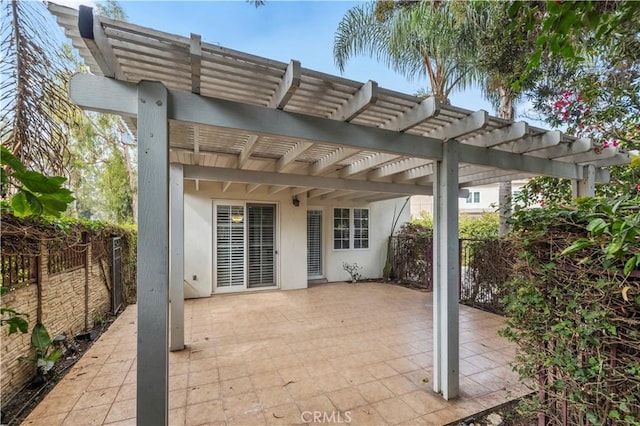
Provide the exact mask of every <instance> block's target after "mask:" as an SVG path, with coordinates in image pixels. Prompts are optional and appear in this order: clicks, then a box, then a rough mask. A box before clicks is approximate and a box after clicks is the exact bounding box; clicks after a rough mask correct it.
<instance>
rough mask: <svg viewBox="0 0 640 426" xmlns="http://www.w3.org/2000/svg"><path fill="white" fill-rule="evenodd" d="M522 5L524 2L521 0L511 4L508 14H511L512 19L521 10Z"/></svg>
mask: <svg viewBox="0 0 640 426" xmlns="http://www.w3.org/2000/svg"><path fill="white" fill-rule="evenodd" d="M520 6H522V2H520V1H514V2H513V3H511V5H510V6H509V9H508V10H507V14H508V15H509V18H511V19H513V18H515V16H516V15H517V14H518V12H519V11H520Z"/></svg>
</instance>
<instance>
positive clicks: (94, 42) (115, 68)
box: [49, 5, 124, 78]
mask: <svg viewBox="0 0 640 426" xmlns="http://www.w3.org/2000/svg"><path fill="white" fill-rule="evenodd" d="M49 7H52V5H50V6H49ZM78 30H79V31H80V36H81V37H82V39H83V40H84V43H85V45H86V46H87V48H88V49H89V51H90V52H91V55H92V56H93V58H94V59H95V61H96V63H97V64H98V67H100V71H102V74H104V76H105V77H109V78H123V76H124V73H123V72H122V69H121V68H120V64H119V62H118V60H117V59H116V56H115V54H114V52H113V49H112V48H111V46H110V45H109V41H108V40H107V36H106V35H105V33H104V29H103V28H102V24H101V23H100V18H99V17H98V16H93V9H92V8H91V7H88V6H83V5H81V6H80V7H79V9H78Z"/></svg>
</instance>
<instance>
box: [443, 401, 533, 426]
mask: <svg viewBox="0 0 640 426" xmlns="http://www.w3.org/2000/svg"><path fill="white" fill-rule="evenodd" d="M523 398H528V396H525V397H523ZM519 403H520V400H519V399H516V400H514V401H509V402H507V403H504V404H502V405H499V406H497V407H493V408H490V409H488V410H486V411H482V412H480V413H478V414H475V415H473V416H470V417H468V418H466V419H465V420H463V421H461V422H454V423H450V424H448V425H447V426H532V425H536V424H537V423H538V419H537V417H536V415H535V413H534V414H523V413H521V412H520V410H518V405H519Z"/></svg>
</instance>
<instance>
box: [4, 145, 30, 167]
mask: <svg viewBox="0 0 640 426" xmlns="http://www.w3.org/2000/svg"><path fill="white" fill-rule="evenodd" d="M0 164H2V165H3V166H9V167H11V168H12V169H13V170H14V171H16V172H23V171H25V170H26V168H25V167H24V164H22V161H20V160H18V159H17V158H16V156H15V155H13V154H12V153H11V152H10V151H9V150H8V149H7V148H5V147H4V146H2V147H0Z"/></svg>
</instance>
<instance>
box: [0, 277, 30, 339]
mask: <svg viewBox="0 0 640 426" xmlns="http://www.w3.org/2000/svg"><path fill="white" fill-rule="evenodd" d="M5 292H6V289H5V288H4V287H3V286H1V285H0V295H2V294H4V293H5ZM26 318H29V314H23V313H21V312H16V311H14V310H13V309H11V308H5V307H2V306H0V326H3V325H8V326H9V336H11V335H12V334H13V333H17V332H18V331H20V332H21V333H26V332H27V330H28V327H29V324H28V323H27V320H26Z"/></svg>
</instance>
